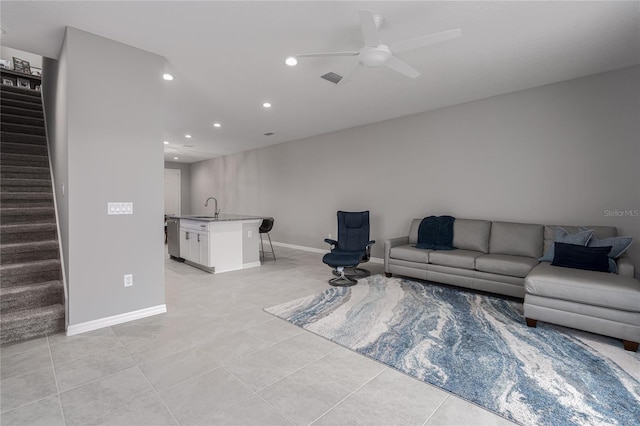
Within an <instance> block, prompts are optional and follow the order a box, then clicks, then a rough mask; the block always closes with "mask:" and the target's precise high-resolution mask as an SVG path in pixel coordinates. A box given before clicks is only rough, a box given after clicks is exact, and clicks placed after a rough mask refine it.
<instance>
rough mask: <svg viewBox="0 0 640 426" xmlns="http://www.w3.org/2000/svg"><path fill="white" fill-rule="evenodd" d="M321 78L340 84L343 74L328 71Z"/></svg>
mask: <svg viewBox="0 0 640 426" xmlns="http://www.w3.org/2000/svg"><path fill="white" fill-rule="evenodd" d="M320 78H324V79H325V80H327V81H330V82H331V83H333V84H338V83H340V80H342V76H341V75H339V74H336V73H335V72H328V73H326V74H325V75H321V76H320Z"/></svg>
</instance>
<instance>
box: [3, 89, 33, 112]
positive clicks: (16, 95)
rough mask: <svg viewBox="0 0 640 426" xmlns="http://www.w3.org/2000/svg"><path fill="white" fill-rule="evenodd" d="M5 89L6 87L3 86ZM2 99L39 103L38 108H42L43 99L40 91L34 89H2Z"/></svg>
mask: <svg viewBox="0 0 640 426" xmlns="http://www.w3.org/2000/svg"><path fill="white" fill-rule="evenodd" d="M2 89H4V87H3V88H2ZM2 99H11V100H14V101H20V102H24V103H28V104H34V105H38V108H42V99H41V98H40V96H39V92H37V91H32V90H29V91H27V90H24V89H23V90H21V91H20V92H18V91H17V90H2Z"/></svg>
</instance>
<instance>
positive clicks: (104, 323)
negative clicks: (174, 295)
mask: <svg viewBox="0 0 640 426" xmlns="http://www.w3.org/2000/svg"><path fill="white" fill-rule="evenodd" d="M165 312H167V305H164V304H163V305H158V306H152V307H150V308H144V309H139V310H137V311H131V312H127V313H124V314H119V315H113V316H111V317H105V318H100V319H97V320H92V321H87V322H82V323H80V324H74V325H70V326H69V327H68V328H67V336H73V335H74V334H80V333H86V332H87V331H91V330H97V329H99V328H104V327H110V326H112V325H116V324H122V323H123V322H129V321H133V320H137V319H141V318H146V317H150V316H152V315H158V314H164V313H165Z"/></svg>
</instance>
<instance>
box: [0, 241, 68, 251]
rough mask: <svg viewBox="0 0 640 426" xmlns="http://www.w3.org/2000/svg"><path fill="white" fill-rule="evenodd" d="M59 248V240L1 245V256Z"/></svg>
mask: <svg viewBox="0 0 640 426" xmlns="http://www.w3.org/2000/svg"><path fill="white" fill-rule="evenodd" d="M57 248H58V241H57V240H45V241H33V242H28V243H11V244H0V254H3V255H5V254H8V253H22V252H33V251H40V250H51V249H57Z"/></svg>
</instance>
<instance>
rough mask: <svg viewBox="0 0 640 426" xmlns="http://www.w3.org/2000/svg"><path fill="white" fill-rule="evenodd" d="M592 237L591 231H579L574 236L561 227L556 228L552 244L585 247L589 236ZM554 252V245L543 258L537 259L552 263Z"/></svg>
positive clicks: (546, 251)
mask: <svg viewBox="0 0 640 426" xmlns="http://www.w3.org/2000/svg"><path fill="white" fill-rule="evenodd" d="M592 235H593V231H592V230H591V229H585V230H582V229H581V230H580V231H578V232H576V233H575V234H571V233H569V232H567V230H566V229H564V228H563V227H561V226H556V229H555V236H554V237H553V242H554V243H567V244H577V245H579V246H586V245H587V243H588V242H589V240H590V239H591V236H592ZM555 252H556V247H555V244H552V245H551V246H549V248H548V249H547V250H545V252H544V256H542V257H541V258H540V259H538V260H539V261H540V262H553V257H554V255H555Z"/></svg>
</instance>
